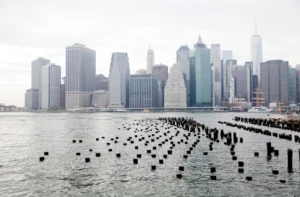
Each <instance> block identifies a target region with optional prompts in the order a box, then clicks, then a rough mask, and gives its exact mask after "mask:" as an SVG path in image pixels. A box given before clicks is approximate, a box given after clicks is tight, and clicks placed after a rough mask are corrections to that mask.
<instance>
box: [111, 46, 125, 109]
mask: <svg viewBox="0 0 300 197" xmlns="http://www.w3.org/2000/svg"><path fill="white" fill-rule="evenodd" d="M129 76H130V69H129V59H128V54H127V53H122V52H116V53H113V54H112V57H111V64H110V71H109V82H108V90H109V99H108V102H109V107H110V108H124V107H128V103H129Z"/></svg>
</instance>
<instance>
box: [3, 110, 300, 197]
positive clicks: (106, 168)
mask: <svg viewBox="0 0 300 197" xmlns="http://www.w3.org/2000/svg"><path fill="white" fill-rule="evenodd" d="M174 116H175V117H192V118H194V119H195V120H196V121H198V122H200V123H202V124H205V125H207V126H209V127H211V128H218V129H224V131H225V132H228V131H234V132H236V133H237V135H238V137H243V139H244V142H243V143H242V144H240V143H238V144H237V145H236V149H235V152H236V155H237V157H238V161H244V163H245V167H244V169H245V172H244V174H240V173H238V167H237V161H233V160H232V158H231V155H230V150H229V147H226V146H225V145H224V144H223V142H221V143H214V145H213V146H214V149H213V151H209V143H210V141H209V140H208V139H207V138H205V136H201V139H200V143H199V145H198V146H197V148H196V149H195V150H194V151H193V152H192V154H191V155H190V156H189V158H188V159H187V160H185V159H183V158H182V155H183V154H184V153H185V151H186V149H187V147H188V145H186V144H180V145H178V146H176V147H175V148H174V149H173V154H172V155H171V156H169V157H168V159H165V160H164V164H163V165H159V164H158V160H159V158H162V156H163V154H165V153H166V152H167V150H168V146H162V147H159V148H158V149H157V150H156V151H155V153H156V154H157V157H156V158H151V156H149V155H148V154H147V153H146V150H147V149H148V148H149V147H152V146H153V145H154V144H155V145H157V142H156V143H153V144H151V146H149V147H145V146H144V143H142V142H139V141H135V145H138V146H139V149H138V150H135V149H134V146H135V145H128V146H126V147H124V146H123V142H126V139H127V138H128V137H129V136H132V135H135V134H136V133H134V129H131V130H127V129H124V128H123V126H122V124H125V126H128V124H131V127H132V128H142V126H140V125H139V126H133V125H132V123H133V122H134V120H135V119H138V120H142V119H147V118H158V117H174ZM234 116H242V117H261V118H267V114H251V113H184V112H182V113H38V114H37V113H3V114H0V194H1V196H295V195H296V196H297V195H300V193H299V190H300V188H299V187H300V186H299V183H300V177H299V156H298V155H299V153H298V149H299V144H296V143H294V142H293V141H285V140H281V139H278V138H273V137H269V136H264V135H259V134H255V133H250V132H248V131H244V130H239V129H237V128H231V127H227V126H226V125H222V124H218V120H220V121H228V122H232V123H234V121H233V120H232V118H233V117H234ZM239 124H244V125H247V124H245V123H239ZM255 127H257V128H260V126H257V125H255ZM118 128H121V129H120V130H119V129H118ZM261 128H265V127H261ZM159 129H160V130H161V131H163V132H165V131H168V130H170V131H171V132H174V134H175V132H176V131H175V130H173V129H165V127H164V128H162V127H159ZM265 129H266V128H265ZM268 129H269V130H270V131H276V132H278V133H282V132H286V133H289V134H292V135H294V134H295V132H290V131H282V130H279V129H273V128H268ZM179 130H180V131H182V132H184V131H183V130H182V129H179ZM202 133H204V132H203V131H202ZM138 134H139V135H140V134H142V135H143V136H145V137H146V136H147V134H146V133H144V132H139V133H138ZM102 136H105V139H102ZM116 136H118V137H119V140H118V143H116V144H115V143H111V145H110V147H111V148H112V152H109V151H108V146H107V145H106V143H107V142H110V139H111V138H115V137H116ZM96 138H99V141H96ZM79 139H81V140H83V143H82V144H79V143H75V144H73V143H72V140H79ZM268 141H271V142H272V145H273V146H274V147H275V148H276V149H278V150H279V156H278V157H272V159H271V160H269V161H267V160H266V155H267V151H266V142H268ZM288 148H290V149H293V150H294V160H293V164H294V165H293V166H294V169H293V170H294V173H287V149H288ZM89 149H92V150H93V151H92V152H90V151H89ZM45 151H49V156H48V157H46V159H45V161H44V162H39V157H40V156H43V153H44V152H45ZM204 151H207V152H208V155H207V156H204V155H203V152H204ZM76 152H81V156H79V157H77V156H75V154H76ZM95 152H100V153H101V157H99V158H97V157H95ZM254 152H259V154H260V156H259V157H254V156H253V153H254ZM116 153H121V155H122V156H121V158H116V156H115V154H116ZM137 154H142V158H141V159H140V161H139V163H138V165H133V163H132V159H133V158H136V155H137ZM85 157H90V158H91V162H90V163H85V161H84V158H85ZM211 164H212V165H213V166H214V167H216V170H217V172H216V173H215V174H216V176H217V180H216V181H214V180H210V175H211V173H210V166H211ZM151 165H157V170H155V171H152V170H151ZM178 166H184V167H185V171H184V172H183V173H182V174H183V178H182V179H177V178H176V174H177V173H178ZM273 169H276V170H279V175H273V174H272V170H273ZM245 176H252V177H253V181H246V180H245ZM279 179H284V180H286V183H285V184H282V183H280V182H279Z"/></svg>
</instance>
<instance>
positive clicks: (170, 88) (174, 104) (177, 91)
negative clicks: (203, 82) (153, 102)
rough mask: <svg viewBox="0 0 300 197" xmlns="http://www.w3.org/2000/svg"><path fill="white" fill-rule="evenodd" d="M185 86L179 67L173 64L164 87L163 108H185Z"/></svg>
mask: <svg viewBox="0 0 300 197" xmlns="http://www.w3.org/2000/svg"><path fill="white" fill-rule="evenodd" d="M186 92H187V91H186V86H185V81H184V76H183V73H182V70H181V69H180V66H179V65H178V64H174V65H173V66H172V68H171V70H170V74H169V77H168V81H167V83H166V87H165V100H164V103H165V105H164V106H165V108H184V107H187V100H186V98H187V97H186Z"/></svg>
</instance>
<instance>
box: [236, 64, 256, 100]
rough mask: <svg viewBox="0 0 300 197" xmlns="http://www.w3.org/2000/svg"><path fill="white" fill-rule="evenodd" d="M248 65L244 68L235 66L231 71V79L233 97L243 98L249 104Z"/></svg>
mask: <svg viewBox="0 0 300 197" xmlns="http://www.w3.org/2000/svg"><path fill="white" fill-rule="evenodd" d="M250 66H251V65H250V63H246V65H245V66H235V67H234V68H233V70H232V77H233V78H234V85H235V88H234V89H235V97H236V98H243V99H245V100H246V101H248V102H251V94H252V91H251V88H252V87H251V86H252V85H251V81H252V79H251V76H252V75H251V67H250Z"/></svg>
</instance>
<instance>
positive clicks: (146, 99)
mask: <svg viewBox="0 0 300 197" xmlns="http://www.w3.org/2000/svg"><path fill="white" fill-rule="evenodd" d="M158 89H159V88H158V80H157V79H156V77H155V76H154V75H152V74H143V75H130V80H129V108H135V109H147V108H154V107H158Z"/></svg>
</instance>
